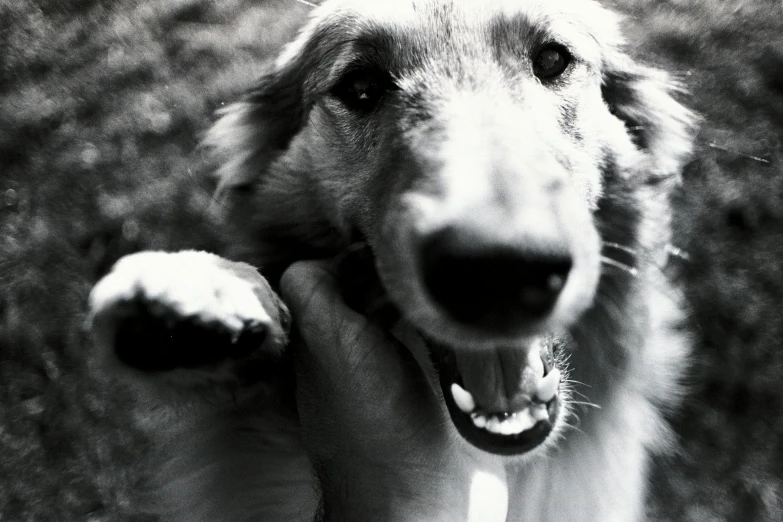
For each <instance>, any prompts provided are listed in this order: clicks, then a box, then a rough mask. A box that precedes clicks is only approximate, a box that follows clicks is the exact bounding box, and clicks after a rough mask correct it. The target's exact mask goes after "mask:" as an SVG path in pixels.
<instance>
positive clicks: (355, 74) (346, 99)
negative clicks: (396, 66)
mask: <svg viewBox="0 0 783 522" xmlns="http://www.w3.org/2000/svg"><path fill="white" fill-rule="evenodd" d="M391 85H392V84H391V79H390V78H389V75H388V74H385V73H383V72H381V71H376V70H373V69H357V70H354V71H350V72H348V73H346V74H345V75H344V76H343V77H342V79H341V80H340V81H339V83H338V84H337V85H336V86H335V88H334V90H333V94H334V95H335V96H336V97H337V98H338V99H340V101H342V102H343V103H344V104H345V105H346V106H347V107H348V108H349V109H352V110H356V111H359V112H365V113H366V112H370V111H372V110H373V109H374V108H375V107H376V106H377V105H378V103H379V102H380V101H381V99H383V96H384V95H385V94H386V93H387V92H388V91H389V89H390V88H391Z"/></svg>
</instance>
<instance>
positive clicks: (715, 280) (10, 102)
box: [0, 0, 783, 521]
mask: <svg viewBox="0 0 783 522" xmlns="http://www.w3.org/2000/svg"><path fill="white" fill-rule="evenodd" d="M609 3H610V5H611V6H613V7H615V8H616V9H617V10H619V11H621V12H623V13H625V14H626V15H627V25H628V31H627V34H628V35H629V40H630V42H631V44H632V47H633V48H634V52H635V53H637V54H638V55H640V56H642V57H644V58H645V59H647V60H648V61H651V62H652V63H657V64H659V65H661V66H663V67H666V68H667V69H669V70H672V71H676V72H678V73H680V74H681V76H682V78H683V81H684V82H685V84H686V85H687V87H688V89H689V90H690V92H691V93H692V94H691V95H690V96H689V97H688V98H687V100H686V102H687V103H688V104H689V105H690V106H692V107H694V108H695V109H696V110H698V111H699V112H700V113H701V114H702V115H703V117H704V123H703V128H702V131H701V133H700V135H699V138H698V148H697V154H696V157H695V159H694V161H693V162H692V163H691V164H690V165H689V166H688V168H687V169H686V172H685V177H684V184H683V188H682V190H681V192H680V193H679V194H678V196H677V199H676V203H677V204H676V208H677V211H676V215H675V225H676V243H677V245H678V246H679V247H681V248H683V249H685V250H686V251H687V252H688V254H689V257H690V261H680V262H678V264H679V265H681V266H680V268H681V272H682V280H683V285H684V288H685V291H686V294H687V296H688V299H689V302H690V304H691V307H692V319H693V321H692V322H693V325H694V332H695V333H694V338H695V341H696V355H695V365H694V368H693V369H692V370H691V373H692V376H693V379H692V381H693V387H692V391H691V394H690V396H689V399H688V400H687V402H686V403H685V405H684V407H683V408H682V409H681V410H680V411H678V412H677V413H675V414H673V415H672V421H673V422H674V424H675V426H676V428H677V433H678V437H679V441H680V443H681V446H682V451H681V452H680V453H679V454H678V455H676V456H673V457H669V458H666V459H660V460H658V461H656V463H655V465H654V476H653V488H652V491H653V495H652V500H651V512H652V514H653V518H657V519H664V520H669V519H676V520H699V521H700V520H781V519H783V503H782V501H781V498H783V482H781V480H783V451H782V450H781V448H783V444H781V440H780V438H781V436H783V416H781V415H780V412H781V411H783V389H782V387H781V385H780V384H779V378H780V377H781V375H782V374H783V371H782V370H783V350H781V349H780V348H781V341H782V340H783V321H781V319H783V176H782V175H781V174H783V167H781V160H783V156H782V155H781V153H782V152H783V144H782V143H781V141H782V140H783V132H781V131H782V130H783V39H781V38H780V35H781V34H783V4H781V3H780V2H779V1H772V0H756V1H751V0H728V1H719V0H694V1H690V2H688V1H684V0H669V1H662V2H656V3H650V2H643V1H642V0H615V1H614V2H609ZM217 6H218V3H217V2H210V1H208V0H141V1H138V2H108V1H105V0H57V1H55V0H0V49H3V52H2V53H0V93H1V94H0V95H1V96H2V98H1V99H2V102H1V103H0V288H2V290H0V382H2V386H0V403H2V408H0V518H1V519H3V520H44V519H45V520H77V519H79V520H82V519H87V520H95V521H98V520H112V521H113V520H122V519H127V518H133V519H144V518H145V515H144V514H143V513H140V512H139V508H138V506H137V505H136V504H135V503H134V502H133V497H132V492H133V491H134V490H137V489H138V488H139V487H141V486H142V485H143V484H144V483H145V479H146V477H145V472H144V466H143V463H142V461H141V458H140V455H142V454H143V453H144V450H145V448H146V447H147V440H146V437H145V435H144V433H143V431H142V429H141V428H140V427H139V426H138V425H137V422H136V421H135V417H134V415H133V413H134V409H133V407H134V401H133V397H132V396H130V395H129V394H128V393H127V392H125V391H124V390H123V389H121V388H117V387H116V386H115V385H114V384H113V383H112V382H111V381H106V380H104V379H100V378H99V376H95V375H93V374H92V373H91V372H89V371H88V368H87V367H86V365H85V357H84V355H85V352H86V350H88V349H89V338H88V336H87V335H86V332H85V330H84V320H85V311H86V306H85V303H86V298H87V295H88V293H89V290H90V288H91V286H92V285H93V284H94V283H95V282H96V281H97V280H98V278H99V277H100V276H101V275H102V274H103V273H105V271H106V270H107V269H108V268H109V267H110V266H111V264H112V263H113V262H114V261H115V260H116V259H117V258H118V257H120V256H121V255H124V254H127V253H130V252H134V251H137V250H142V249H166V250H174V249H178V248H184V247H188V248H193V247H195V248H205V249H209V250H213V251H216V252H221V251H222V250H223V249H224V247H225V245H224V244H223V243H222V242H221V240H220V236H219V234H218V227H217V226H216V225H217V224H216V223H215V222H214V220H213V219H212V218H211V216H210V215H209V214H208V213H207V212H206V211H205V209H206V208H207V206H208V205H207V203H208V201H209V197H210V190H211V182H210V180H209V178H208V176H205V175H204V174H205V168H204V165H203V161H202V159H201V158H200V156H199V153H198V151H197V150H196V149H195V146H196V144H197V143H198V140H199V135H200V133H201V132H202V131H203V130H204V129H205V128H206V127H207V126H208V124H209V122H210V121H211V118H212V113H213V111H214V110H215V109H217V108H219V107H220V106H222V105H223V104H225V103H227V102H229V101H231V100H233V99H235V98H236V96H237V95H238V93H239V92H241V90H242V89H243V88H245V87H247V86H249V85H250V84H251V82H252V81H253V79H254V78H255V77H256V76H257V74H258V73H259V71H260V70H261V66H262V64H263V63H264V61H265V60H266V59H268V58H269V57H270V56H271V55H273V54H274V52H275V50H276V49H277V48H278V46H279V44H280V43H281V42H282V41H284V40H286V39H288V38H290V37H291V36H292V34H293V32H294V30H295V27H296V26H297V24H298V23H299V21H300V19H301V16H302V15H303V14H304V13H305V12H306V11H307V7H306V6H303V5H302V4H300V3H298V2H295V1H294V0H261V1H250V0H226V1H222V2H220V3H219V8H218V7H217ZM553 494H563V493H562V492H553ZM148 518H152V517H148Z"/></svg>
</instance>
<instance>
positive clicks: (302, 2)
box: [294, 0, 318, 7]
mask: <svg viewBox="0 0 783 522" xmlns="http://www.w3.org/2000/svg"><path fill="white" fill-rule="evenodd" d="M294 1H295V2H299V3H300V4H304V5H308V6H310V7H318V5H317V4H313V3H310V2H308V1H307V0H294Z"/></svg>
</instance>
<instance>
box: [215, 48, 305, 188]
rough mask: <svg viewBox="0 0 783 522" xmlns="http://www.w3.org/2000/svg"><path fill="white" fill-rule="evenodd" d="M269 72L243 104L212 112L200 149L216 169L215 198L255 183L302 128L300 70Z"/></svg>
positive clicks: (286, 69)
mask: <svg viewBox="0 0 783 522" xmlns="http://www.w3.org/2000/svg"><path fill="white" fill-rule="evenodd" d="M296 65H297V64H296V63H293V64H291V65H290V66H287V67H280V68H278V67H273V68H271V70H270V71H269V72H267V73H266V74H264V75H263V76H262V78H261V79H260V80H259V82H258V83H257V85H256V87H255V88H254V89H253V90H252V91H250V92H249V93H248V94H247V95H246V96H245V98H244V99H243V100H242V101H240V102H237V103H233V104H231V105H229V106H228V107H226V108H225V109H222V110H220V111H219V112H218V115H219V119H218V120H217V121H216V122H215V124H214V125H213V126H212V128H211V129H210V130H209V131H208V132H207V134H206V136H205V139H204V142H203V145H204V147H205V148H206V149H207V150H208V152H209V154H210V155H211V159H213V160H214V161H215V162H216V163H217V165H218V168H217V171H216V172H215V175H216V176H217V179H218V195H221V194H225V193H226V192H227V191H228V190H230V189H232V188H238V187H243V186H248V185H251V184H252V183H254V182H255V181H256V180H258V179H259V178H260V176H261V174H262V173H263V172H264V171H265V170H266V168H267V167H268V166H269V164H270V163H271V162H272V161H273V160H274V159H275V158H276V157H277V156H279V154H280V153H281V152H283V151H284V150H285V149H286V148H287V146H288V143H289V142H290V141H291V138H293V137H294V136H295V135H296V133H297V132H298V131H299V129H300V128H301V126H302V123H303V121H304V118H305V113H306V107H305V106H304V99H303V82H304V78H303V77H302V76H303V74H304V73H303V70H304V68H302V67H296Z"/></svg>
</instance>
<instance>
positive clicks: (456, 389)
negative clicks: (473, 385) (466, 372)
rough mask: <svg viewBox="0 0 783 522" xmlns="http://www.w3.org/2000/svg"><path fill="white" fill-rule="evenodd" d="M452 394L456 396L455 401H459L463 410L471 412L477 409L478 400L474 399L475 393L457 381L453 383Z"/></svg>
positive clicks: (459, 406)
mask: <svg viewBox="0 0 783 522" xmlns="http://www.w3.org/2000/svg"><path fill="white" fill-rule="evenodd" d="M451 396H452V397H454V402H456V403H457V407H458V408H459V409H460V410H462V411H463V412H465V413H470V412H472V411H473V410H475V409H476V401H475V400H474V399H473V395H471V394H470V392H469V391H467V390H466V389H465V388H463V387H462V386H460V385H459V384H457V383H456V382H455V383H454V384H452V385H451Z"/></svg>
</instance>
